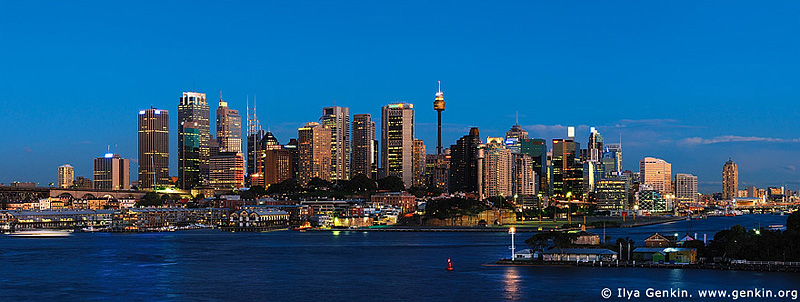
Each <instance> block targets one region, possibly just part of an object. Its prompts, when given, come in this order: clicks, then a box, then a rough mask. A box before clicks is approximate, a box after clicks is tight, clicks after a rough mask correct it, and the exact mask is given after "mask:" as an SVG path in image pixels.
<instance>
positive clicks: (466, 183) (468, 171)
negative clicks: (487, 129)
mask: <svg viewBox="0 0 800 302" xmlns="http://www.w3.org/2000/svg"><path fill="white" fill-rule="evenodd" d="M480 144H481V138H480V132H479V131H478V128H476V127H473V128H471V129H469V134H467V135H464V136H462V137H461V138H460V139H458V141H456V144H455V145H451V146H450V192H451V193H455V192H465V193H471V192H477V191H478V173H480V171H478V145H480Z"/></svg>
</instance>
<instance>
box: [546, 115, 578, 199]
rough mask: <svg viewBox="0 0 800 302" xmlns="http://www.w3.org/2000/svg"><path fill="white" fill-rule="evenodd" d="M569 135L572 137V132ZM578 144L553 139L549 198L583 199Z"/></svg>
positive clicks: (571, 141)
mask: <svg viewBox="0 0 800 302" xmlns="http://www.w3.org/2000/svg"><path fill="white" fill-rule="evenodd" d="M572 131H573V132H572V133H570V135H572V136H574V130H572ZM580 150H581V149H580V144H579V143H577V142H575V141H574V140H571V139H566V140H565V139H553V152H552V160H551V166H552V167H551V169H552V170H551V173H552V176H551V177H552V179H551V184H550V185H551V186H552V192H551V194H550V196H552V197H555V198H558V199H566V200H579V199H582V198H583V164H582V163H581V161H580V154H579V153H578V152H580Z"/></svg>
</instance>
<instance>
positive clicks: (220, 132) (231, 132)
mask: <svg viewBox="0 0 800 302" xmlns="http://www.w3.org/2000/svg"><path fill="white" fill-rule="evenodd" d="M217 143H218V144H219V151H221V152H242V116H241V115H239V110H233V109H230V108H228V102H225V101H223V100H222V96H221V95H220V98H219V107H217Z"/></svg>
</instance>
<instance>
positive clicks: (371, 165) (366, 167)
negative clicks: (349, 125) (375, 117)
mask: <svg viewBox="0 0 800 302" xmlns="http://www.w3.org/2000/svg"><path fill="white" fill-rule="evenodd" d="M374 142H375V122H374V121H372V116H371V115H369V114H356V115H353V145H352V147H353V153H352V154H353V158H352V159H350V173H351V175H352V176H356V175H358V174H363V175H364V176H366V177H369V178H372V177H373V175H372V171H373V170H377V167H375V166H376V165H377V164H378V158H377V157H376V156H375V154H376V153H377V152H376V151H377V150H374V149H375V147H377V146H376V145H375V143H374Z"/></svg>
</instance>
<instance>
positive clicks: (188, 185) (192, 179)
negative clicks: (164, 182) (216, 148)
mask: <svg viewBox="0 0 800 302" xmlns="http://www.w3.org/2000/svg"><path fill="white" fill-rule="evenodd" d="M180 129H181V130H180V131H179V132H178V136H179V139H178V141H179V142H180V145H178V187H180V188H181V189H184V190H189V189H192V188H195V187H198V186H200V185H201V176H200V162H201V159H200V129H199V128H198V126H197V125H196V123H194V122H184V123H183V124H182V125H181V127H180Z"/></svg>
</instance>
